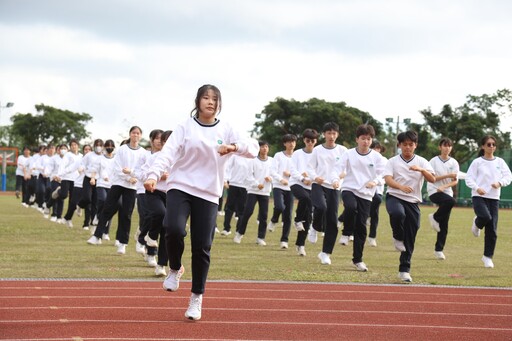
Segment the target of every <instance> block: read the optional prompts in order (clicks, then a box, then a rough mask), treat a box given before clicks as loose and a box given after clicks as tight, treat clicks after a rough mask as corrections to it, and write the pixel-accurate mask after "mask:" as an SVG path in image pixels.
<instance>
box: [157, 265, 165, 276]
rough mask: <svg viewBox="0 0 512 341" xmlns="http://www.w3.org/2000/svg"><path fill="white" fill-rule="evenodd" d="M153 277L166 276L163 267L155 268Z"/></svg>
mask: <svg viewBox="0 0 512 341" xmlns="http://www.w3.org/2000/svg"><path fill="white" fill-rule="evenodd" d="M155 275H156V276H159V277H160V276H166V275H167V272H166V271H165V267H164V266H161V265H157V266H155Z"/></svg>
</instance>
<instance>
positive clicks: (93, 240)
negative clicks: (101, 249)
mask: <svg viewBox="0 0 512 341" xmlns="http://www.w3.org/2000/svg"><path fill="white" fill-rule="evenodd" d="M87 244H91V245H101V239H99V238H97V237H96V236H91V238H89V239H87Z"/></svg>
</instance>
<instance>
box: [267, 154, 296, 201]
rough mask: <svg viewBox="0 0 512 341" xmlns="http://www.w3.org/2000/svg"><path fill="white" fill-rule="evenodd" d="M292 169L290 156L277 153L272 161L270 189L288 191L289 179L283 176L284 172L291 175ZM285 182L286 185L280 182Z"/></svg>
mask: <svg viewBox="0 0 512 341" xmlns="http://www.w3.org/2000/svg"><path fill="white" fill-rule="evenodd" d="M292 168H293V162H292V156H291V155H290V156H288V155H286V154H285V152H284V151H281V152H277V153H276V154H275V155H274V158H273V161H272V169H271V170H272V187H273V188H279V189H282V190H283V191H290V177H289V176H285V175H284V173H285V172H289V173H290V175H291V172H292ZM283 179H285V180H287V181H288V185H283V184H282V183H281V180H283Z"/></svg>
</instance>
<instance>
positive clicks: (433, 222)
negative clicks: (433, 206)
mask: <svg viewBox="0 0 512 341" xmlns="http://www.w3.org/2000/svg"><path fill="white" fill-rule="evenodd" d="M428 220H429V221H430V227H432V229H433V230H434V231H436V232H441V228H440V227H439V223H438V222H437V220H435V219H434V213H430V214H429V215H428Z"/></svg>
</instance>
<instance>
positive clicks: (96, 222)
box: [91, 215, 98, 226]
mask: <svg viewBox="0 0 512 341" xmlns="http://www.w3.org/2000/svg"><path fill="white" fill-rule="evenodd" d="M91 225H94V226H97V225H98V216H97V215H95V216H94V219H93V220H92V224H91Z"/></svg>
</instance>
